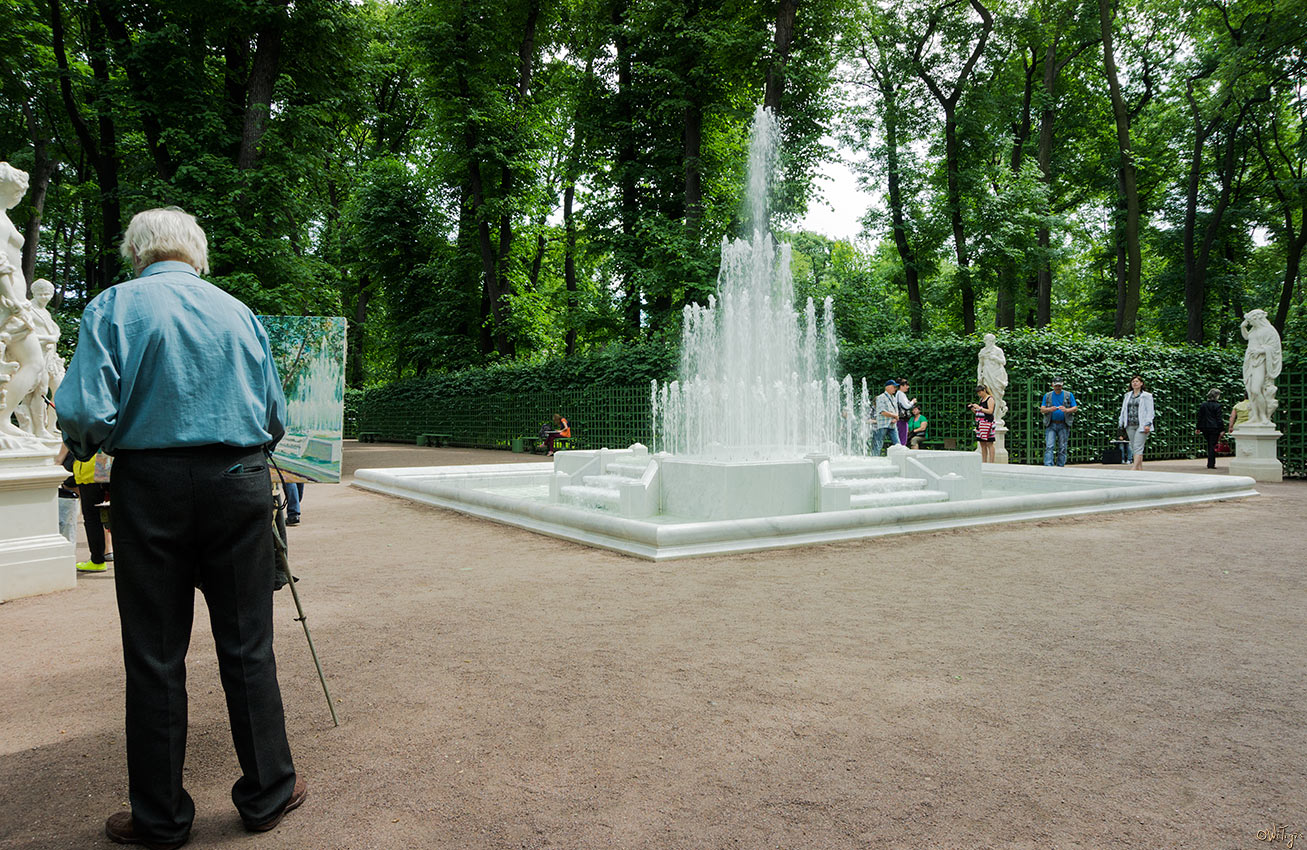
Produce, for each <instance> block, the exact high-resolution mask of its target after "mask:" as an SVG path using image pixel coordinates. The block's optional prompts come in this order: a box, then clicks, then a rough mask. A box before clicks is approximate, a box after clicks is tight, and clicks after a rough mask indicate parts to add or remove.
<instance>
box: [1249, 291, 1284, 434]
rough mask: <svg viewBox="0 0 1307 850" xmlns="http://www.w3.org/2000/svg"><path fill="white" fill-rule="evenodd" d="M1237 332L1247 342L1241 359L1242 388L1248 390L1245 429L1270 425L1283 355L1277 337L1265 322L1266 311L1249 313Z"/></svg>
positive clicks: (1276, 333) (1277, 333)
mask: <svg viewBox="0 0 1307 850" xmlns="http://www.w3.org/2000/svg"><path fill="white" fill-rule="evenodd" d="M1239 332H1240V333H1242V334H1243V338H1244V339H1246V340H1248V350H1247V351H1246V352H1244V356H1243V385H1244V388H1245V389H1247V390H1248V402H1249V405H1248V407H1249V410H1248V421H1247V422H1246V423H1245V424H1246V425H1271V424H1272V423H1271V416H1272V415H1274V413H1275V408H1277V407H1279V406H1280V403H1279V402H1278V401H1276V400H1275V393H1276V387H1275V379H1276V378H1278V377H1280V369H1281V368H1282V367H1283V366H1284V355H1283V352H1282V351H1281V348H1280V334H1279V332H1278V331H1276V330H1275V326H1274V325H1272V324H1271V323H1270V322H1269V321H1268V320H1267V318H1266V311H1265V310H1250V311H1248V312H1247V313H1245V314H1244V317H1243V324H1242V325H1240V326H1239Z"/></svg>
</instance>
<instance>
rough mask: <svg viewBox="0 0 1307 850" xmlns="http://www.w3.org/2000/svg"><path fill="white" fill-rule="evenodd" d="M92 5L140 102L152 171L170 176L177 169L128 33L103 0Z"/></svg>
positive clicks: (169, 178) (97, 0)
mask: <svg viewBox="0 0 1307 850" xmlns="http://www.w3.org/2000/svg"><path fill="white" fill-rule="evenodd" d="M95 6H96V11H97V12H98V14H99V16H100V20H101V21H102V22H103V23H104V28H105V31H106V32H108V34H109V38H110V39H112V40H113V42H114V43H115V44H116V45H117V50H118V54H119V57H118V62H119V64H120V65H122V67H123V68H124V69H126V71H127V82H128V84H129V85H130V86H131V89H132V94H133V96H134V97H135V98H136V99H137V100H138V101H140V103H141V105H142V108H141V110H140V114H141V129H142V130H144V131H145V146H146V148H147V149H148V150H149V151H150V157H151V159H153V160H154V167H155V171H157V172H158V174H159V176H160V177H161V178H163V179H164V180H172V178H173V175H174V174H176V173H177V165H176V163H174V162H173V158H172V154H171V153H170V152H169V151H168V146H167V144H165V143H164V142H163V141H162V135H163V128H162V127H161V126H160V125H159V118H158V116H157V115H156V114H155V111H154V104H153V97H152V94H151V90H150V85H149V83H148V82H147V81H146V79H145V75H144V73H143V72H142V69H141V63H140V62H139V61H138V60H137V58H136V53H135V50H134V49H133V45H132V36H131V33H130V32H129V31H128V30H127V26H126V25H125V24H124V23H123V22H122V19H120V18H119V17H118V16H117V15H115V14H114V12H113V9H112V8H111V7H110V4H109V3H107V2H106V0H96V3H95Z"/></svg>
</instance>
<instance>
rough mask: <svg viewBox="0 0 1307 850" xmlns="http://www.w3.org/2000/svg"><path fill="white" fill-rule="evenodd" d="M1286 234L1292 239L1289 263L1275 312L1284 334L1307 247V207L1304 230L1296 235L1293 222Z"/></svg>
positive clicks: (1276, 326) (1288, 255)
mask: <svg viewBox="0 0 1307 850" xmlns="http://www.w3.org/2000/svg"><path fill="white" fill-rule="evenodd" d="M1285 232H1286V234H1288V235H1289V236H1290V237H1291V238H1290V239H1289V240H1288V243H1287V244H1286V245H1285V255H1286V259H1287V263H1286V265H1285V269H1284V283H1283V284H1282V285H1281V287H1280V303H1279V306H1278V307H1277V308H1276V310H1275V329H1276V330H1277V331H1279V332H1280V333H1281V334H1283V333H1284V326H1285V324H1286V323H1287V322H1288V321H1289V306H1290V305H1291V304H1292V303H1293V287H1294V284H1295V282H1296V281H1297V279H1298V269H1299V268H1300V266H1301V263H1302V255H1303V248H1305V247H1307V207H1304V208H1303V211H1302V229H1301V230H1300V231H1299V232H1298V233H1297V234H1294V232H1293V230H1292V221H1291V222H1290V227H1289V229H1287V230H1286V231H1285Z"/></svg>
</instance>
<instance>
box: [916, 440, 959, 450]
mask: <svg viewBox="0 0 1307 850" xmlns="http://www.w3.org/2000/svg"><path fill="white" fill-rule="evenodd" d="M921 447H922V448H923V449H934V450H936V451H945V452H952V451H957V448H958V441H957V440H956V439H954V438H953V437H941V438H939V439H937V440H922V441H921Z"/></svg>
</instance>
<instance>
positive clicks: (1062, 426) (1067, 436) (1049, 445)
mask: <svg viewBox="0 0 1307 850" xmlns="http://www.w3.org/2000/svg"><path fill="white" fill-rule="evenodd" d="M1079 409H1080V406H1079V405H1078V404H1077V403H1076V397H1075V394H1074V393H1072V392H1071V391H1070V390H1065V391H1064V390H1063V389H1062V379H1061V378H1054V379H1053V389H1052V391H1051V392H1047V393H1044V398H1043V401H1041V402H1040V405H1039V412H1040V413H1042V414H1043V415H1044V466H1053V465H1054V464H1055V463H1056V465H1057V466H1066V447H1067V443H1068V442H1070V440H1071V425H1072V423H1073V422H1075V415H1076V411H1077V410H1079ZM1055 448H1056V457H1055V456H1054V449H1055Z"/></svg>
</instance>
